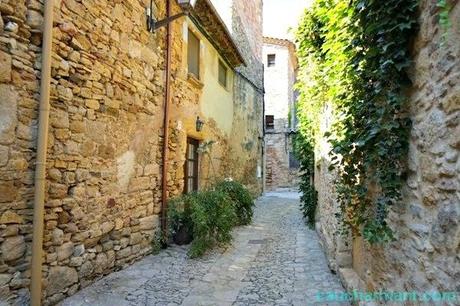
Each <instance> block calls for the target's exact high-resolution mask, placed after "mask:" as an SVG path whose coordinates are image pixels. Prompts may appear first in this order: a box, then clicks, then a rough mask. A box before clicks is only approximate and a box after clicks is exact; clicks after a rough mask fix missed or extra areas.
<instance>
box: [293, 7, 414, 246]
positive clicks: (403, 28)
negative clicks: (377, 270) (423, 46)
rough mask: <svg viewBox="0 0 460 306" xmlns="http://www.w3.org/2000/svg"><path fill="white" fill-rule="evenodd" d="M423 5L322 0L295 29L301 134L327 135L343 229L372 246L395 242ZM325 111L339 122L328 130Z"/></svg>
mask: <svg viewBox="0 0 460 306" xmlns="http://www.w3.org/2000/svg"><path fill="white" fill-rule="evenodd" d="M417 7H418V1H417V0H388V1H374V0H347V1H345V0H318V1H316V2H315V3H314V5H313V7H312V8H311V9H309V10H308V11H307V12H306V13H305V15H304V17H303V19H302V21H301V24H300V26H299V28H298V29H297V33H296V43H297V45H298V55H299V58H300V83H299V85H298V86H299V90H300V92H301V95H300V100H301V102H300V104H301V106H302V107H300V108H299V117H300V121H301V127H302V128H303V132H302V134H303V135H304V137H307V138H308V139H309V142H310V144H315V142H317V141H318V140H319V139H321V138H322V137H324V136H326V137H328V139H329V142H330V143H331V144H332V146H333V150H332V152H331V158H332V166H333V167H335V169H336V170H337V172H338V174H339V179H338V181H337V185H336V187H337V188H336V189H337V193H338V201H339V203H340V207H341V213H340V218H341V221H342V223H343V225H344V232H345V233H347V232H349V231H350V230H351V231H352V233H353V234H354V235H363V236H364V238H365V239H366V240H367V241H369V242H371V243H379V242H386V241H390V240H392V239H394V237H393V233H392V231H391V229H390V228H389V227H388V225H387V221H386V219H387V214H388V207H389V206H391V205H395V204H396V203H397V202H398V201H399V200H400V198H401V187H402V184H403V182H404V176H405V160H406V156H407V152H408V139H409V132H410V126H411V124H410V120H409V116H408V111H407V108H408V105H407V99H406V97H405V95H404V91H405V90H406V89H407V88H408V86H409V85H410V81H409V78H408V76H407V73H406V68H408V67H409V65H410V64H411V59H410V55H409V42H410V39H411V37H412V36H413V33H414V30H415V29H416V26H417V18H416V11H417ZM327 108H330V109H331V112H332V114H333V119H334V122H333V123H332V124H330V129H329V131H328V132H327V133H326V134H324V133H323V131H322V129H321V128H320V125H321V120H322V119H321V118H322V114H323V113H324V111H325V109H327ZM304 180H310V178H304Z"/></svg>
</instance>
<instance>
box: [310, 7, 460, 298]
mask: <svg viewBox="0 0 460 306" xmlns="http://www.w3.org/2000/svg"><path fill="white" fill-rule="evenodd" d="M451 3H452V7H451V9H450V13H449V18H450V20H451V26H450V27H449V29H448V33H447V36H446V40H445V41H444V42H443V41H442V35H443V33H444V30H443V29H442V28H441V27H440V26H439V23H438V19H437V18H438V17H437V13H433V12H437V9H436V3H434V2H433V1H421V2H420V16H419V21H420V31H419V33H418V34H417V36H416V37H415V38H414V44H413V46H412V48H413V52H412V53H413V60H414V64H413V66H412V68H411V70H410V75H411V79H412V81H413V88H412V90H411V91H410V92H409V99H410V106H411V117H412V124H413V127H412V132H411V136H410V149H409V160H408V169H409V175H408V178H407V180H406V183H405V186H404V189H403V199H402V200H401V202H400V203H399V204H398V205H395V206H394V207H392V208H391V211H390V213H389V225H390V227H391V228H392V229H393V230H394V231H395V235H396V237H397V239H396V241H394V242H392V243H390V244H389V245H385V246H369V245H367V244H366V243H365V242H363V240H362V239H360V238H356V239H354V240H353V241H351V240H347V239H344V238H343V237H342V236H340V235H339V234H337V229H338V221H337V219H336V217H335V213H336V212H338V211H339V207H338V204H337V202H336V200H335V199H336V196H335V190H334V188H333V186H334V179H335V177H336V175H335V174H334V173H333V172H329V171H328V166H329V164H330V161H329V157H328V152H329V150H330V147H329V145H328V144H327V142H326V141H322V142H321V143H320V144H319V146H318V147H317V150H316V155H317V158H316V159H317V161H316V173H315V179H316V182H315V185H316V186H315V187H316V189H317V191H318V204H319V206H318V210H317V218H316V220H317V223H316V228H317V231H318V232H319V234H320V236H321V240H322V243H323V246H324V247H325V249H326V250H327V253H328V257H329V262H330V266H331V268H332V269H333V270H335V271H337V272H338V273H339V275H340V276H341V278H342V280H343V281H344V283H345V284H346V285H347V289H349V290H352V289H358V290H369V291H377V290H387V291H398V292H401V291H407V292H412V291H416V292H421V293H423V292H433V291H437V292H456V293H457V303H458V292H459V291H460V287H459V284H460V261H459V254H460V224H459V223H460V217H459V216H460V193H459V190H460V159H459V153H460V142H459V141H460V119H459V118H460V44H459V43H458V41H459V39H460V24H459V22H458V21H459V20H460V3H458V2H455V1H454V2H451ZM330 116H331V114H330V112H329V111H328V110H327V109H326V112H325V113H324V122H323V123H324V124H323V128H325V127H327V125H328V124H329V123H328V122H329V120H328V118H330ZM446 304H447V303H446Z"/></svg>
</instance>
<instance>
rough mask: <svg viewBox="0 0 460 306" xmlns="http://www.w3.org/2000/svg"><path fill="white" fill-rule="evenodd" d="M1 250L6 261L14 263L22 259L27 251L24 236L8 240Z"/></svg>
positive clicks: (4, 242)
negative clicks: (13, 261)
mask: <svg viewBox="0 0 460 306" xmlns="http://www.w3.org/2000/svg"><path fill="white" fill-rule="evenodd" d="M0 249H1V251H2V257H3V260H4V261H12V260H16V259H19V258H21V257H22V255H24V252H25V250H26V243H25V241H24V236H16V237H8V238H6V239H5V240H4V241H3V243H2V246H1V248H0Z"/></svg>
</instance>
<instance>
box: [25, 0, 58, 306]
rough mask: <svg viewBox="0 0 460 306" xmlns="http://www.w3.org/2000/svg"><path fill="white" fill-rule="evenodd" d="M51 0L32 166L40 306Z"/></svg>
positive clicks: (34, 291)
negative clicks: (35, 145) (35, 146)
mask: <svg viewBox="0 0 460 306" xmlns="http://www.w3.org/2000/svg"><path fill="white" fill-rule="evenodd" d="M53 8H54V1H53V0H46V1H45V10H44V22H43V43H42V69H41V80H40V104H39V110H38V112H39V115H38V116H39V119H38V135H37V161H36V165H35V191H34V221H33V222H34V223H33V240H32V265H31V285H30V292H31V294H30V299H31V305H32V306H40V305H41V299H42V255H43V254H42V253H43V227H44V226H43V225H44V212H45V183H46V155H47V146H48V122H49V114H50V103H49V102H50V80H51V46H52V42H53Z"/></svg>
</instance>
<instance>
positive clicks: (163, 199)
mask: <svg viewBox="0 0 460 306" xmlns="http://www.w3.org/2000/svg"><path fill="white" fill-rule="evenodd" d="M166 14H167V16H166V17H170V16H171V2H170V0H166ZM166 32H167V35H166V82H165V100H164V107H165V109H164V122H163V169H162V177H161V228H162V231H163V237H166V234H167V227H168V224H167V223H168V222H167V209H168V204H167V200H168V194H167V193H168V144H169V104H170V100H171V89H170V86H171V53H172V50H171V46H172V33H171V32H172V29H171V24H169V23H168V24H167V25H166Z"/></svg>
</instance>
